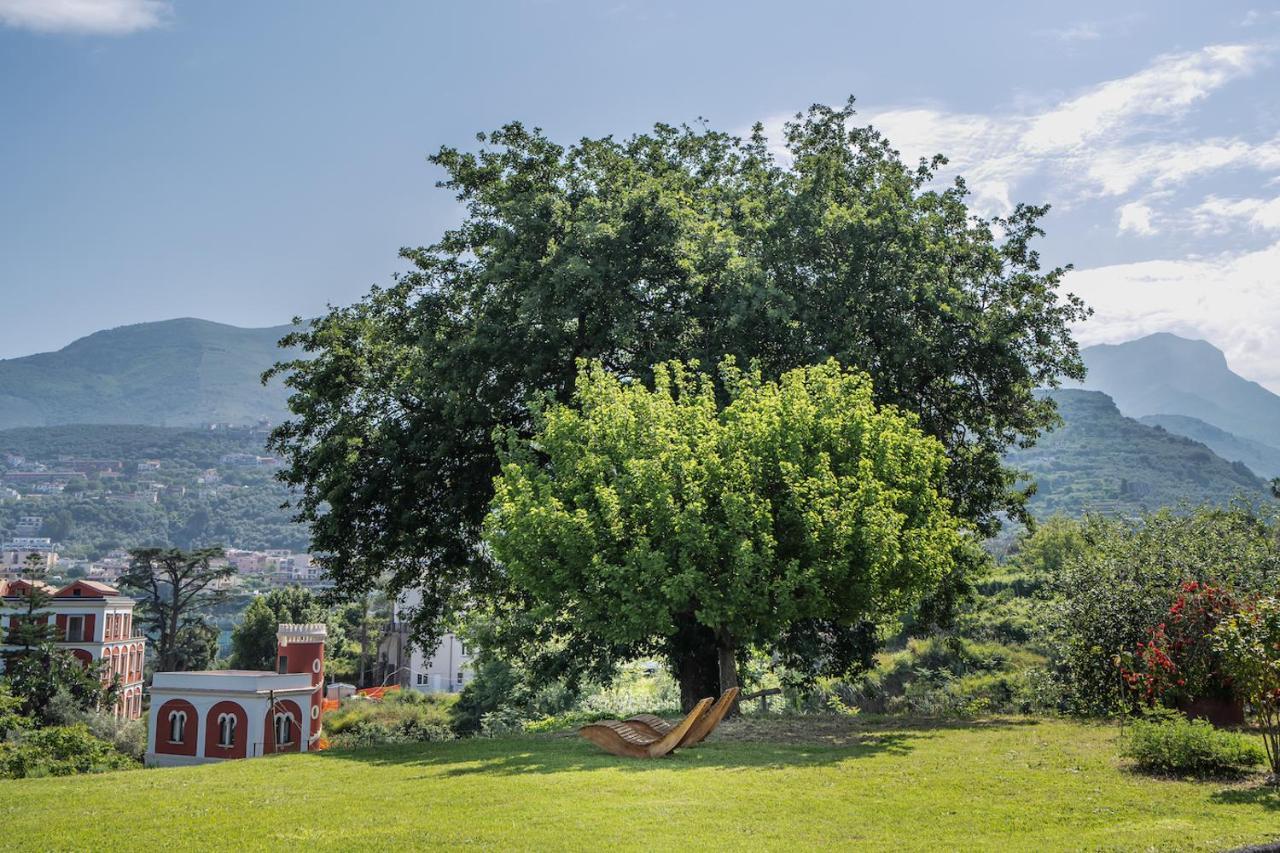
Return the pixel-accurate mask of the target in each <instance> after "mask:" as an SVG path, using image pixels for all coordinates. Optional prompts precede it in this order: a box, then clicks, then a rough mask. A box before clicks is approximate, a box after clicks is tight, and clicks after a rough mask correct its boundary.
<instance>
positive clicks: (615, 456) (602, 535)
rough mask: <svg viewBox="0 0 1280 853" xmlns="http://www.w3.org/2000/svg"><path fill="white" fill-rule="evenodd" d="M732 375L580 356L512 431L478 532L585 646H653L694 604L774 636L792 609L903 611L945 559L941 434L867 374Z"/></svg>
mask: <svg viewBox="0 0 1280 853" xmlns="http://www.w3.org/2000/svg"><path fill="white" fill-rule="evenodd" d="M722 372H723V382H724V387H726V388H727V389H728V392H727V397H728V400H727V403H726V404H725V405H723V406H722V405H720V403H719V402H718V401H717V397H716V391H715V387H714V384H713V382H712V380H711V379H710V377H708V376H706V375H705V374H701V373H698V372H696V367H695V368H690V367H686V366H684V365H681V364H680V363H677V362H672V363H668V364H665V365H661V366H659V367H658V368H657V369H656V370H655V379H654V383H653V388H652V389H650V388H648V387H645V386H644V385H642V384H640V383H634V382H623V381H621V380H619V379H618V378H617V377H615V376H613V375H612V374H610V373H608V372H607V371H606V370H604V368H603V367H601V365H600V364H599V363H598V362H590V363H584V364H583V366H582V370H581V372H580V374H579V377H578V380H577V385H576V389H575V393H574V396H573V399H572V401H571V403H569V404H567V405H554V406H551V407H550V408H548V409H546V410H545V411H544V412H543V413H542V414H541V416H540V419H539V422H538V425H537V429H536V432H535V435H534V437H533V439H532V441H531V442H528V443H520V442H508V443H507V448H508V449H507V450H506V451H505V452H504V453H503V454H502V471H501V474H500V475H499V476H498V477H497V479H496V480H495V484H494V498H493V502H492V504H491V511H490V514H489V517H488V520H487V522H486V525H485V532H486V541H487V542H488V544H489V547H490V549H491V552H492V555H493V557H494V558H495V559H496V560H497V562H498V563H499V564H501V566H502V567H503V568H504V570H505V571H506V573H507V578H508V580H509V581H510V583H511V584H512V585H514V586H515V587H516V588H518V589H519V590H521V591H522V592H523V593H525V594H526V595H528V597H529V599H530V600H531V601H533V602H535V603H536V606H537V607H538V608H540V609H543V610H544V611H545V612H547V613H556V614H561V615H562V616H563V617H564V620H563V623H562V624H563V625H564V626H567V630H568V631H570V632H572V633H574V634H575V635H577V636H578V637H579V638H580V639H581V640H583V641H584V642H585V643H586V644H587V645H592V644H605V645H607V646H610V647H613V648H616V649H618V650H619V651H620V653H621V651H622V650H623V649H630V650H640V649H654V648H659V647H660V646H661V644H662V642H663V639H664V638H666V637H669V636H671V635H672V634H673V633H674V632H675V631H676V622H677V617H679V616H681V615H687V614H693V615H694V616H695V617H696V619H697V621H698V622H700V623H701V624H703V625H706V626H707V627H709V628H711V629H713V630H715V631H716V632H717V634H719V635H720V636H722V637H727V638H731V640H730V643H731V644H732V645H734V646H736V647H739V648H742V647H747V646H759V647H763V648H768V647H770V646H771V645H772V644H774V643H775V642H777V641H778V639H779V638H780V637H781V636H782V635H783V634H784V633H785V632H786V631H787V630H788V629H789V628H790V627H791V625H792V624H793V623H795V622H798V621H808V620H817V621H822V622H830V623H836V624H841V625H855V624H859V623H867V622H870V623H883V622H885V621H888V620H892V619H894V618H896V617H897V616H899V615H901V614H902V613H903V612H904V611H905V610H906V609H907V608H909V607H910V606H911V605H913V604H914V603H916V602H917V601H919V600H920V599H921V598H922V597H923V596H924V595H926V594H927V593H929V592H930V591H931V590H932V589H933V587H934V586H935V585H936V584H937V582H938V581H939V580H940V579H941V577H942V576H943V575H944V574H945V573H947V572H948V571H950V570H951V569H952V567H953V566H954V560H955V554H956V552H957V550H958V549H959V548H960V547H961V535H960V532H959V530H958V527H957V522H956V521H955V520H954V519H953V517H952V516H951V514H950V512H949V503H948V501H947V499H946V498H945V497H944V496H943V495H942V485H943V482H944V479H945V475H946V467H947V460H946V455H945V453H944V452H943V448H942V445H941V444H940V443H939V442H938V441H937V440H935V439H933V438H931V437H929V436H927V435H925V434H924V433H922V432H921V431H920V430H919V429H918V428H917V427H916V425H915V419H914V418H913V417H911V416H908V415H904V414H902V413H900V412H898V411H897V410H896V409H894V408H892V407H878V406H876V405H875V403H874V402H873V399H872V389H871V383H870V381H869V380H868V379H867V378H866V377H865V376H864V375H862V374H858V373H855V372H852V371H846V370H844V369H842V368H841V367H840V366H839V365H838V364H837V363H836V362H835V361H828V362H827V363H825V364H822V365H818V366H814V367H808V368H801V369H797V370H793V371H790V372H788V373H786V374H784V375H783V377H782V378H781V380H780V381H779V382H765V381H763V380H762V379H761V378H760V376H759V375H758V374H754V373H753V374H744V373H742V372H741V371H739V370H737V369H736V368H734V367H733V365H732V363H731V362H726V364H725V365H724V366H723V368H722ZM534 448H536V451H535V449H534Z"/></svg>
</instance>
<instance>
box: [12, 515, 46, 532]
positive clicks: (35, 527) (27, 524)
mask: <svg viewBox="0 0 1280 853" xmlns="http://www.w3.org/2000/svg"><path fill="white" fill-rule="evenodd" d="M42 527H44V516H42V515H23V516H20V517H19V518H18V523H17V524H15V525H14V526H13V535H14V536H35V535H36V534H38V533H39V532H40V528H42Z"/></svg>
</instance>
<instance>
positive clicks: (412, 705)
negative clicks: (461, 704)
mask: <svg viewBox="0 0 1280 853" xmlns="http://www.w3.org/2000/svg"><path fill="white" fill-rule="evenodd" d="M457 698H458V697H457V695H456V694H448V693H433V694H424V693H418V692H416V691H412V690H401V691H397V692H393V693H388V694H387V695H386V698H384V699H382V700H381V701H378V700H373V699H365V698H363V697H351V698H348V699H346V700H344V701H343V703H342V705H341V707H339V708H338V710H336V711H330V712H329V713H328V714H326V715H325V718H324V729H325V734H326V735H327V736H328V737H329V740H330V742H331V744H332V745H333V746H334V748H337V749H355V748H358V747H364V746H374V745H376V744H384V743H416V742H423V741H443V740H452V739H453V737H454V734H453V730H452V728H451V721H452V716H451V709H452V708H453V707H454V706H455V704H456V702H457Z"/></svg>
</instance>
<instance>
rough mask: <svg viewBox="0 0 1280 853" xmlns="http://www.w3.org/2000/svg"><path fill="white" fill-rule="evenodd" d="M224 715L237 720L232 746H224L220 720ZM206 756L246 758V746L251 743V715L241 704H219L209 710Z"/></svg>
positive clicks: (206, 723) (205, 724)
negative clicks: (229, 715) (221, 743)
mask: <svg viewBox="0 0 1280 853" xmlns="http://www.w3.org/2000/svg"><path fill="white" fill-rule="evenodd" d="M223 714H232V715H233V716H234V717H235V719H236V725H235V729H234V730H233V731H232V736H231V746H222V745H220V744H219V741H220V740H221V738H222V725H221V724H220V723H219V722H218V718H219V717H221V716H222V715H223ZM204 732H205V735H204V754H205V757H206V758H244V757H245V744H247V743H248V741H249V715H248V714H247V713H246V712H245V710H244V706H242V705H241V704H240V703H239V702H232V701H230V700H226V701H222V702H219V703H218V704H216V705H214V706H213V707H212V708H210V709H209V713H207V714H205V718H204Z"/></svg>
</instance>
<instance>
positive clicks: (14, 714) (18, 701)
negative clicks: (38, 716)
mask: <svg viewBox="0 0 1280 853" xmlns="http://www.w3.org/2000/svg"><path fill="white" fill-rule="evenodd" d="M23 704H24V702H23V699H22V697H21V696H14V695H13V692H12V690H10V688H9V685H8V684H7V683H6V682H4V681H0V741H4V740H7V739H8V738H9V736H10V735H13V734H17V733H18V732H22V731H26V730H27V729H30V728H33V727H34V725H35V723H34V721H33V720H32V719H31V717H30V716H28V715H27V714H24V713H23V712H22V706H23Z"/></svg>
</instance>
